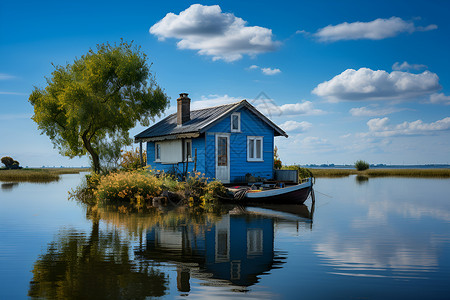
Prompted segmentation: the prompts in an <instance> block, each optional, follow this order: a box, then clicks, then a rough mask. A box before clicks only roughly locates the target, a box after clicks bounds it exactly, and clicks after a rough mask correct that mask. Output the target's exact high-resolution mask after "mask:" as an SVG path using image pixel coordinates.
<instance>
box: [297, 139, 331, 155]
mask: <svg viewBox="0 0 450 300" xmlns="http://www.w3.org/2000/svg"><path fill="white" fill-rule="evenodd" d="M300 146H301V148H303V149H309V150H315V151H318V152H326V151H329V150H330V149H331V148H332V146H331V144H330V143H329V141H328V140H327V139H324V138H319V137H315V136H308V137H306V138H303V139H301V141H300Z"/></svg>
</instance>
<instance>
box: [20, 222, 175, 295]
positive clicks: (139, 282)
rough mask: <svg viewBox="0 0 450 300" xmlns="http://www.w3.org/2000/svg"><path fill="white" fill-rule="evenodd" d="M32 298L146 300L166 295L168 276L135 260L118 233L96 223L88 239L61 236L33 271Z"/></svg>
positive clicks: (69, 232)
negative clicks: (106, 229) (100, 228)
mask: <svg viewBox="0 0 450 300" xmlns="http://www.w3.org/2000/svg"><path fill="white" fill-rule="evenodd" d="M32 273H33V279H32V281H31V282H30V289H29V292H28V296H30V297H32V298H39V299H42V298H48V299H56V298H57V299H145V298H146V297H157V296H163V295H164V294H165V291H166V289H167V285H168V281H167V278H166V276H165V274H164V273H163V272H161V271H159V270H157V269H155V268H153V267H152V266H151V265H150V264H146V263H145V262H140V263H136V262H135V261H132V260H131V258H130V253H129V244H128V243H127V242H125V241H123V240H122V239H121V238H120V236H119V234H118V232H117V231H109V232H102V231H100V230H99V222H93V224H92V230H91V233H90V235H89V236H86V235H85V234H84V233H82V232H77V231H75V230H67V231H62V232H60V234H59V238H58V239H57V240H56V241H55V242H53V243H51V244H50V245H49V246H48V249H47V252H46V253H45V254H43V255H41V256H40V257H39V259H38V260H37V261H36V262H35V264H34V268H33V270H32Z"/></svg>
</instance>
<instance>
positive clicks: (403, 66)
mask: <svg viewBox="0 0 450 300" xmlns="http://www.w3.org/2000/svg"><path fill="white" fill-rule="evenodd" d="M426 68H427V66H426V65H419V64H409V63H408V62H407V61H404V62H403V63H399V62H395V63H394V64H393V65H392V70H394V71H410V70H421V69H426Z"/></svg>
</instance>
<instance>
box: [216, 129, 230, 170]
mask: <svg viewBox="0 0 450 300" xmlns="http://www.w3.org/2000/svg"><path fill="white" fill-rule="evenodd" d="M227 139H228V138H227V137H223V136H219V137H218V138H217V166H224V167H226V166H228V153H227V150H228V149H227V148H228V145H227Z"/></svg>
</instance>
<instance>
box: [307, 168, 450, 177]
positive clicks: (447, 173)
mask: <svg viewBox="0 0 450 300" xmlns="http://www.w3.org/2000/svg"><path fill="white" fill-rule="evenodd" d="M310 170H311V172H312V173H313V175H314V177H329V178H332V177H345V176H349V175H361V176H367V177H419V178H450V169H369V170H365V171H357V170H354V169H310Z"/></svg>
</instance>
